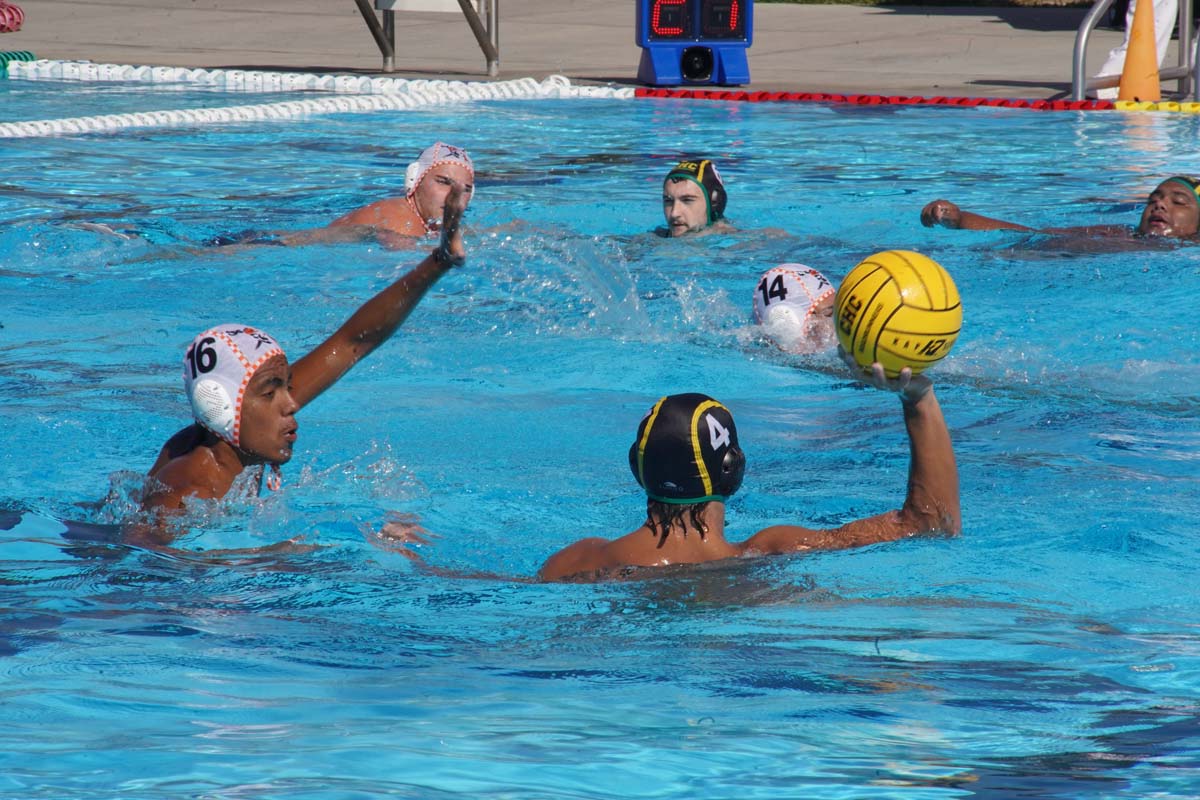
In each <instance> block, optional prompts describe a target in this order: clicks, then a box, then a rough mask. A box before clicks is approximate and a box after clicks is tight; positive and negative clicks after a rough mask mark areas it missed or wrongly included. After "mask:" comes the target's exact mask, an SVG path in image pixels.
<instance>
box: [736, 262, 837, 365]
mask: <svg viewBox="0 0 1200 800" xmlns="http://www.w3.org/2000/svg"><path fill="white" fill-rule="evenodd" d="M835 291H836V289H835V288H834V285H833V284H832V283H830V282H829V279H828V278H826V277H825V276H824V275H822V274H821V273H820V272H817V271H816V270H815V269H812V268H811V267H807V266H805V265H804V264H780V265H779V266H778V267H772V268H771V269H769V270H767V271H766V272H764V273H763V274H762V276H761V277H760V278H759V279H758V284H757V285H756V286H755V289H754V321H755V322H756V323H757V324H759V325H761V326H762V327H763V332H764V333H765V334H766V335H767V336H768V337H770V338H771V340H772V341H774V342H775V344H777V345H779V347H780V348H781V349H783V350H787V351H789V352H812V351H813V350H814V349H818V348H819V347H820V342H818V341H816V340H817V339H819V338H821V337H819V336H815V331H814V330H813V329H814V327H815V326H814V324H813V323H814V322H815V319H814V315H815V314H816V313H817V311H818V310H819V309H820V308H821V304H822V303H824V302H826V301H828V300H829V299H830V298H832V297H833V295H834V293H835Z"/></svg>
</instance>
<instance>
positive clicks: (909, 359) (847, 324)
mask: <svg viewBox="0 0 1200 800" xmlns="http://www.w3.org/2000/svg"><path fill="white" fill-rule="evenodd" d="M833 304H834V314H836V315H837V316H836V320H837V336H838V342H839V343H841V345H842V347H843V348H844V349H845V350H846V351H847V352H849V353H851V354H853V356H854V360H855V361H856V362H858V364H859V365H860V366H861V367H862V368H863V369H864V370H869V369H870V368H871V364H872V363H873V362H875V361H878V362H879V363H880V364H882V365H883V369H884V372H885V373H886V374H887V376H888V377H889V378H895V377H896V376H898V375H899V374H900V370H902V369H904V368H905V367H909V368H910V369H912V371H913V374H914V375H916V374H917V373H919V372H921V371H922V370H924V369H927V368H928V367H931V366H933V365H934V364H936V363H937V362H938V361H941V360H942V359H943V358H945V357H946V354H947V353H949V352H950V348H952V347H953V346H954V342H955V340H956V339H958V332H959V330H960V329H961V328H962V301H961V300H960V299H959V296H958V289H957V287H955V285H954V281H953V280H952V279H951V278H950V273H948V272H946V270H945V269H943V268H942V265H941V264H939V263H937V262H936V261H934V260H933V259H932V258H929V257H928V256H923V255H921V254H920V253H914V252H912V251H911V250H885V251H884V252H882V253H876V254H875V255H873V256H869V257H868V258H866V259H864V260H863V261H862V262H861V263H860V264H859V265H858V266H856V267H855V268H854V269H852V270H850V274H849V275H847V276H846V278H845V279H844V280H843V281H842V285H841V286H839V287H838V290H837V295H836V296H835V297H834V301H833Z"/></svg>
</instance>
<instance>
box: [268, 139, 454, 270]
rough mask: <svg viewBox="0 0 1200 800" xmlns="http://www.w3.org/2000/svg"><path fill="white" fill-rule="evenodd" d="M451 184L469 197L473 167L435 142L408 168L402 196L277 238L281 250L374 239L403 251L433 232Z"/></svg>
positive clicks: (386, 199)
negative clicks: (301, 245)
mask: <svg viewBox="0 0 1200 800" xmlns="http://www.w3.org/2000/svg"><path fill="white" fill-rule="evenodd" d="M454 183H459V184H462V185H463V186H464V187H466V191H467V199H468V201H469V200H470V198H471V197H472V196H473V195H474V193H475V164H474V162H472V161H471V156H470V155H469V154H468V153H467V151H466V150H464V149H462V148H461V147H455V146H453V145H449V144H445V143H443V142H437V143H435V144H433V145H431V146H429V147H427V148H425V150H424V151H423V152H422V153H421V155H420V157H418V158H417V160H416V161H414V162H413V163H411V164H409V165H408V169H407V170H406V171H405V173H404V196H403V197H388V198H385V199H383V200H378V201H376V202H374V203H371V204H370V205H368V206H363V207H362V208H359V209H355V210H354V211H351V212H350V213H348V214H345V215H344V216H341V217H338V218H337V219H335V220H334V221H333V222H331V223H329V225H328V226H326V227H324V228H317V229H315V230H311V231H300V232H298V233H291V234H287V235H283V236H281V237H280V238H279V242H280V243H282V244H286V245H300V244H312V243H316V242H348V241H362V240H367V239H375V240H376V241H378V242H379V243H380V244H383V245H384V246H387V247H406V246H408V245H409V244H411V242H412V239H413V238H419V237H422V236H432V235H435V234H436V233H437V232H438V228H439V227H440V226H441V220H442V208H443V206H444V205H445V202H446V196H447V195H448V194H449V192H450V187H451V185H453V184H454Z"/></svg>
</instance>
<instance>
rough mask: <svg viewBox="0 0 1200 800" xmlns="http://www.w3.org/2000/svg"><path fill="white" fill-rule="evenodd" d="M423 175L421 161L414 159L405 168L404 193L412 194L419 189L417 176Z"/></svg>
mask: <svg viewBox="0 0 1200 800" xmlns="http://www.w3.org/2000/svg"><path fill="white" fill-rule="evenodd" d="M420 175H421V162H419V161H414V162H412V163H411V164H409V165H408V169H406V170H404V193H405V194H412V193H413V192H415V191H416V190H417V178H418V177H420Z"/></svg>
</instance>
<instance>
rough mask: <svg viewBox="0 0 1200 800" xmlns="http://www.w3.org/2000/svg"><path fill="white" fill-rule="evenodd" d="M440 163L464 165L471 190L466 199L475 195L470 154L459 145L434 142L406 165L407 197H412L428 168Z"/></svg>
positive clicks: (473, 171) (473, 170)
mask: <svg viewBox="0 0 1200 800" xmlns="http://www.w3.org/2000/svg"><path fill="white" fill-rule="evenodd" d="M441 164H457V165H458V166H460V167H466V169H467V172H469V173H471V192H470V196H469V198H468V199H474V197H475V164H474V163H473V162H472V161H471V156H469V155H468V154H467V151H466V150H464V149H462V148H461V147H455V146H454V145H451V144H446V143H445V142H435V143H434V144H432V145H430V146H429V147H426V148H425V149H424V150H423V151H421V155H420V156H419V157H418V158H417V160H416V161H414V162H413V163H411V164H409V165H408V169H407V170H406V171H405V173H404V192H405V194H407V195H408V196H409V197H412V196H413V195H414V194H415V193H416V191H417V187H418V186H420V185H421V181H423V180H425V176H426V175H428V174H429V170H431V169H433V168H434V167H436V166H439V165H441Z"/></svg>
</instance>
